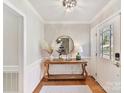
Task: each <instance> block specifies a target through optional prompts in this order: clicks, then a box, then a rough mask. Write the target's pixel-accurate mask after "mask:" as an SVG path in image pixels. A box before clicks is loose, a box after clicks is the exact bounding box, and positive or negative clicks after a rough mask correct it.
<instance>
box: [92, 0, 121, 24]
mask: <svg viewBox="0 0 124 93" xmlns="http://www.w3.org/2000/svg"><path fill="white" fill-rule="evenodd" d="M116 1H117V0H110V1H109V2H108V4H106V5H105V6H104V7H103V8H102V10H101V11H100V12H98V13H97V14H96V16H94V17H93V18H92V20H91V21H90V23H93V22H94V21H95V20H96V19H97V18H98V17H99V16H100V15H101V14H102V13H103V12H104V11H105V10H106V9H107V8H108V7H109V6H111V5H112V4H114V3H115V2H116ZM119 11H120V10H119Z"/></svg>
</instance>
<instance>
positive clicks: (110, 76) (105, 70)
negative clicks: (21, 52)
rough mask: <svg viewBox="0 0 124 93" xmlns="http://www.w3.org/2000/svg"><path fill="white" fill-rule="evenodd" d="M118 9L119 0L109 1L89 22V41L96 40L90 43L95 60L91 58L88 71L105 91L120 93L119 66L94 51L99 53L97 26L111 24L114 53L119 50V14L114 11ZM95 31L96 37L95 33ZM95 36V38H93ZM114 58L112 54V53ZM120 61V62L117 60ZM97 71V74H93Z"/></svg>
mask: <svg viewBox="0 0 124 93" xmlns="http://www.w3.org/2000/svg"><path fill="white" fill-rule="evenodd" d="M118 11H120V0H113V1H111V2H110V3H109V4H108V5H107V6H106V7H105V8H104V9H103V10H102V11H101V13H100V14H99V15H98V16H97V17H96V19H95V20H94V21H93V23H92V24H91V36H92V37H93V38H94V39H93V40H96V41H93V40H91V42H96V45H95V44H93V43H91V48H92V49H91V50H92V51H91V55H92V57H93V58H94V59H95V60H91V62H90V63H91V64H90V66H92V68H90V73H91V75H93V76H95V78H96V80H97V81H98V82H99V83H100V85H101V86H102V87H103V88H104V89H105V90H106V91H107V93H120V82H121V72H120V69H121V68H120V67H119V68H118V67H116V66H115V65H114V62H115V60H113V61H111V60H106V59H102V58H99V56H98V57H97V58H95V56H94V55H95V53H98V54H99V31H98V29H99V27H101V26H104V25H108V24H113V26H114V29H113V39H114V40H113V50H114V53H116V52H119V53H120V52H121V49H120V46H121V44H120V42H121V38H120V34H121V29H120V28H121V27H120V26H121V24H120V23H121V16H120V13H116V12H118ZM95 33H97V37H96V35H95ZM95 38H96V39H95ZM113 58H114V55H113ZM119 63H120V62H119ZM95 73H97V76H96V75H95Z"/></svg>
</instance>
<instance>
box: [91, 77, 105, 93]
mask: <svg viewBox="0 0 124 93" xmlns="http://www.w3.org/2000/svg"><path fill="white" fill-rule="evenodd" d="M90 77H91V78H92V79H94V80H95V81H96V79H95V78H94V77H93V76H92V75H91V76H90ZM96 83H97V84H98V85H99V86H100V87H101V89H102V90H103V91H104V92H105V93H107V92H106V90H105V89H104V88H103V87H102V86H101V85H100V84H99V82H98V81H96Z"/></svg>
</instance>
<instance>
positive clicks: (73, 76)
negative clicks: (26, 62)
mask: <svg viewBox="0 0 124 93" xmlns="http://www.w3.org/2000/svg"><path fill="white" fill-rule="evenodd" d="M50 64H80V65H82V74H59V75H58V74H57V75H56V74H55V75H50V74H49V65H50ZM86 66H87V62H86V61H84V60H79V61H78V60H75V59H73V60H71V61H66V60H45V61H44V68H45V71H44V78H45V79H47V80H54V79H55V80H59V79H86V77H87V71H86V68H85V67H86Z"/></svg>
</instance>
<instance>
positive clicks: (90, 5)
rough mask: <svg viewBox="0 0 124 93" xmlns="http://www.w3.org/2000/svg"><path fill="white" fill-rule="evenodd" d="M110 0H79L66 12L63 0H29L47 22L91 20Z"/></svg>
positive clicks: (85, 21) (86, 21)
mask: <svg viewBox="0 0 124 93" xmlns="http://www.w3.org/2000/svg"><path fill="white" fill-rule="evenodd" d="M109 1H110V0H77V6H76V7H74V9H73V10H72V11H71V12H66V11H65V8H64V7H63V6H62V0H29V2H30V3H31V4H32V6H33V7H34V8H35V10H36V11H37V12H38V13H39V14H40V16H41V17H42V18H43V19H44V20H45V21H46V22H84V23H88V22H90V21H91V20H92V19H93V18H94V17H95V16H96V15H97V14H98V13H99V12H100V10H101V9H102V8H103V7H104V6H105V5H106V4H107V3H108V2H109Z"/></svg>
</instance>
